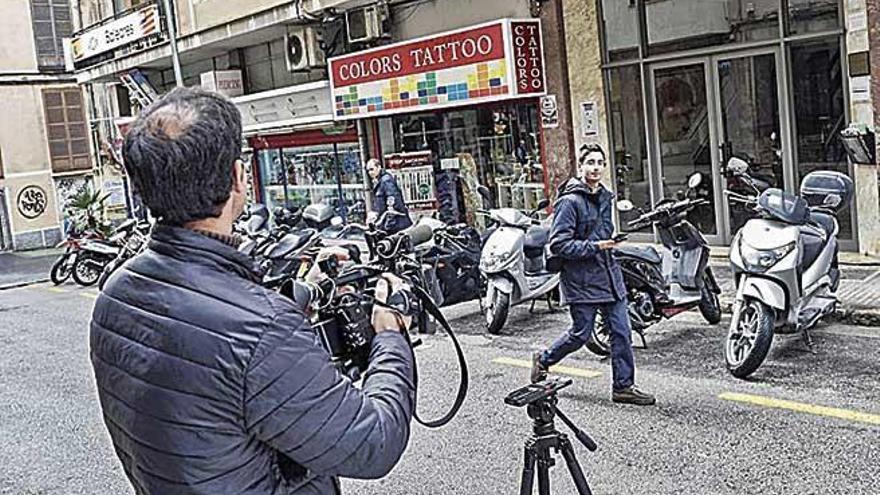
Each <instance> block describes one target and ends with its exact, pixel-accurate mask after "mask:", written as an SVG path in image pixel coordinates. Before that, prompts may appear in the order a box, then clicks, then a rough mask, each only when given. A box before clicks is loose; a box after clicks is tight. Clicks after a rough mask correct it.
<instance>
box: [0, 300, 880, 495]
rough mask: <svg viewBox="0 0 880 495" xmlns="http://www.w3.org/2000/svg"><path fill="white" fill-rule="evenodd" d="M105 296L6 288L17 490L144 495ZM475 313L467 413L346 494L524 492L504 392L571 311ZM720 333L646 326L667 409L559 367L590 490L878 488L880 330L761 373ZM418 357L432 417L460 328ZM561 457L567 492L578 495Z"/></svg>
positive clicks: (781, 346)
mask: <svg viewBox="0 0 880 495" xmlns="http://www.w3.org/2000/svg"><path fill="white" fill-rule="evenodd" d="M94 294H95V292H94V290H93V289H92V290H89V289H79V288H75V287H73V286H70V285H66V286H63V287H62V288H60V289H50V288H49V286H46V285H41V286H34V287H30V288H24V289H13V290H7V291H2V292H0V376H2V383H3V386H2V388H0V446H2V448H0V466H2V469H0V493H2V494H7V493H9V494H65V495H67V494H89V495H103V494H113V495H119V494H129V493H132V491H131V489H130V488H129V486H128V484H127V481H126V480H125V478H124V475H123V473H122V470H121V467H120V465H119V464H118V462H117V460H116V458H115V456H114V454H113V452H112V447H111V445H110V442H109V437H108V436H107V434H106V431H105V429H104V426H103V423H102V421H101V418H100V409H99V406H98V403H97V398H96V393H95V388H94V383H93V377H92V372H91V367H90V365H89V361H88V339H87V322H88V316H89V310H90V308H91V304H92V302H93V298H94ZM473 309H474V308H473V306H470V307H468V306H465V307H463V308H462V307H459V308H453V310H451V311H450V314H452V315H453V316H454V317H455V319H454V320H453V324H454V326H455V327H456V328H458V329H459V330H460V333H461V338H462V341H463V343H464V346H465V352H466V354H467V360H468V366H469V369H470V383H471V388H470V393H469V395H468V398H467V401H466V403H465V405H464V407H463V408H462V410H461V412H460V414H459V416H458V417H457V418H455V420H454V421H453V422H452V423H451V424H449V425H447V426H446V427H444V428H442V429H440V430H427V429H425V428H423V427H421V426H416V427H414V428H413V433H412V439H411V443H410V447H409V449H408V451H407V453H406V454H405V455H404V458H403V459H402V461H401V463H400V464H399V465H398V466H397V467H396V468H395V470H394V471H393V472H392V473H391V475H389V476H388V477H387V478H386V479H384V480H379V481H353V480H345V481H344V482H343V487H344V490H345V492H346V493H358V494H365V495H367V494H385V495H394V494H400V495H403V494H406V495H416V494H453V493H454V494H463V495H465V494H474V495H476V494H496V493H511V494H512V493H518V485H519V477H520V470H521V465H522V445H523V442H524V441H525V439H526V438H527V437H528V435H529V434H530V433H531V422H530V420H529V418H528V416H527V415H526V412H525V410H523V409H518V408H513V407H509V406H506V405H504V404H503V397H504V396H505V395H506V394H507V392H509V391H511V390H513V389H515V388H518V387H520V386H522V385H524V384H525V383H526V382H527V379H528V369H526V368H525V367H520V366H518V364H526V363H527V360H528V359H529V356H530V354H531V352H532V351H533V350H535V349H538V348H540V347H541V346H543V345H546V344H547V343H549V342H550V340H552V338H554V337H555V336H556V335H557V334H558V333H559V332H561V331H562V330H563V329H564V327H565V325H566V324H567V323H568V316H567V314H566V313H565V312H556V313H546V312H545V311H546V310H545V309H544V308H543V307H541V308H539V311H538V314H530V313H529V312H528V311H527V308H517V309H516V310H515V312H514V314H513V316H512V318H511V322H510V324H509V325H508V328H507V329H505V332H504V334H503V335H501V336H497V337H491V336H486V335H484V334H483V332H482V330H481V328H480V321H479V317H478V316H477V315H475V314H472V313H470V312H471V311H472V310H473ZM723 334H724V327H723V326H721V325H720V326H718V327H708V326H706V325H705V324H704V323H703V322H701V320H700V319H699V316H698V315H696V314H685V315H680V316H679V317H678V318H677V319H675V320H672V321H668V322H665V323H663V324H661V325H658V326H655V327H653V328H652V329H650V330H649V336H648V345H649V347H648V349H638V350H637V353H636V361H637V368H638V369H637V381H638V383H639V384H640V385H641V386H642V387H643V388H644V389H646V390H649V391H651V392H654V393H656V394H657V396H658V405H657V406H655V407H649V408H639V407H634V406H623V405H616V404H613V403H611V402H610V400H609V395H610V390H609V389H610V366H609V364H608V363H607V362H605V361H601V360H599V359H598V358H596V357H594V356H592V355H590V354H588V353H587V352H586V351H581V352H578V353H576V354H575V355H572V356H570V358H569V359H567V360H566V361H565V362H563V363H562V364H564V365H566V366H568V367H569V368H568V369H564V370H563V371H564V372H566V373H568V374H573V375H575V376H572V378H573V380H574V383H573V384H572V385H571V386H570V387H568V388H567V389H565V390H563V391H562V392H560V394H559V406H560V408H561V409H562V410H563V411H565V412H566V413H567V414H568V416H569V417H571V419H573V420H574V421H575V423H577V424H578V425H580V426H581V427H582V428H583V429H584V430H586V431H587V432H588V433H590V435H592V436H593V438H594V439H595V440H596V441H597V443H598V444H599V450H598V451H596V452H595V453H590V452H588V451H587V450H586V449H584V448H583V447H582V446H581V445H580V444H578V443H577V441H576V440H574V438H573V436H572V435H570V437H571V438H572V441H573V442H574V444H575V451H576V453H577V456H578V458H579V460H580V463H581V465H582V466H583V469H584V472H585V474H586V476H587V479H588V480H589V482H590V484H591V486H592V488H593V492H594V493H596V494H603V493H605V494H631V493H640V494H641V493H644V494H674V493H675V494H677V493H707V494H727V493H731V494H733V493H737V494H743V493H747V494H752V493H774V494H789V493H790V494H812V493H815V494H820V493H821V494H832V493H841V494H843V493H846V494H876V493H880V470H878V468H880V460H878V459H880V330H878V329H865V328H859V327H848V326H839V325H835V326H824V327H822V328H820V329H818V330H817V332H816V334H815V339H816V343H817V346H816V349H817V354H815V355H813V354H810V353H808V352H806V350H805V347H804V345H803V343H802V342H801V341H800V340H799V339H797V338H791V337H780V338H778V339H777V340H776V341H775V342H774V348H773V350H771V355H770V356H769V357H768V360H767V362H766V363H765V365H764V366H763V367H762V368H761V369H760V370H759V371H758V373H756V375H755V377H754V380H752V381H748V382H746V381H740V380H736V379H734V378H732V377H731V376H729V375H728V373H727V372H726V371H725V370H724V367H723V359H722V356H721V352H720V349H721V341H722V338H723ZM418 356H419V364H420V370H421V371H420V374H421V377H422V381H421V385H420V396H419V410H420V411H421V412H422V413H423V414H424V416H426V417H428V418H432V417H435V416H437V415H438V414H439V413H441V412H442V411H443V410H444V408H445V407H447V406H448V405H449V404H450V403H451V400H452V397H453V396H454V393H455V390H456V386H457V379H458V373H457V369H456V364H455V360H454V355H453V353H452V350H451V346H450V345H449V341H448V339H446V338H443V337H430V338H427V339H425V343H424V345H423V346H421V347H420V348H419V350H418ZM593 375H595V376H593ZM733 394H740V395H733ZM742 401H748V402H742ZM780 401H788V402H780ZM557 423H558V425H557V426H558V427H559V428H560V430H561V431H563V432H565V431H566V428H565V427H564V426H563V425H562V424H561V423H560V422H557ZM557 459H558V461H559V464H558V465H557V466H556V467H554V468H552V469H551V479H552V485H553V493H555V494H572V493H575V491H574V487H573V485H572V483H571V482H570V480H569V477H568V475H567V473H566V468H565V464H564V463H563V462H562V458H561V457H557Z"/></svg>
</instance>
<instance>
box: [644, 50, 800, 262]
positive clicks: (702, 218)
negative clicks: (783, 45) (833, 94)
mask: <svg viewBox="0 0 880 495" xmlns="http://www.w3.org/2000/svg"><path fill="white" fill-rule="evenodd" d="M779 61H780V58H779V56H778V50H777V49H775V48H772V49H769V50H765V51H758V52H744V53H737V54H725V55H717V56H709V57H701V58H697V59H688V60H686V61H676V62H669V63H662V64H658V65H655V66H653V67H652V68H651V71H650V76H651V82H650V85H649V87H650V89H651V97H650V101H651V104H652V115H654V119H653V120H654V122H653V124H654V125H653V127H654V129H653V130H654V151H653V152H654V164H655V166H656V167H657V168H659V173H657V174H655V176H656V177H658V178H659V180H657V181H655V184H654V198H656V200H659V199H661V198H674V197H675V196H676V194H677V193H678V192H679V191H684V190H685V189H686V188H687V181H688V178H689V177H690V176H691V175H692V174H694V173H695V172H698V173H700V174H702V176H703V182H702V185H701V186H700V188H699V190H698V194H700V195H701V196H703V197H705V198H706V199H708V200H709V201H710V202H711V204H710V205H707V206H704V207H701V208H698V209H696V210H694V211H693V212H692V213H691V214H690V217H689V220H690V221H691V222H692V223H693V224H694V225H695V226H696V227H697V228H699V229H700V231H701V232H702V233H703V234H704V235H705V236H706V237H707V239H708V240H709V242H711V243H713V244H718V245H721V244H728V243H729V242H730V240H731V238H732V236H733V234H735V233H736V231H737V229H739V228H740V227H741V226H742V224H743V223H744V222H745V220H746V219H747V218H748V212H747V211H746V210H745V209H743V208H742V207H740V206H738V205H731V204H730V203H729V202H728V200H727V197H726V196H725V194H724V191H725V190H726V189H728V188H730V189H731V190H736V191H738V192H745V189H743V187H745V185H744V184H742V183H741V181H739V180H738V179H736V178H733V177H728V174H726V164H727V161H728V160H729V159H730V158H731V157H733V156H737V157H740V158H743V159H745V160H746V161H748V162H749V163H750V164H751V172H752V174H753V175H755V176H756V177H758V178H759V179H760V180H761V181H762V182H764V183H767V184H769V185H771V186H774V187H783V186H784V185H785V180H784V175H785V174H784V171H785V169H786V167H785V166H784V159H783V158H784V157H785V156H786V154H785V153H784V151H783V150H784V149H785V148H786V146H788V143H787V137H786V136H787V135H788V134H787V132H786V129H782V128H781V126H780V115H781V111H780V98H779V95H780V92H781V91H780V90H781V88H780V86H779V80H778V78H777V76H776V75H777V74H778V73H779V68H778V66H779ZM655 170H656V169H655ZM656 200H655V203H656Z"/></svg>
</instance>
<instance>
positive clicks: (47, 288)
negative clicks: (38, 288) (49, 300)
mask: <svg viewBox="0 0 880 495" xmlns="http://www.w3.org/2000/svg"><path fill="white" fill-rule="evenodd" d="M46 290H48V291H50V292H58V293H61V294H64V293H66V292H67V289H62V288H60V287H46Z"/></svg>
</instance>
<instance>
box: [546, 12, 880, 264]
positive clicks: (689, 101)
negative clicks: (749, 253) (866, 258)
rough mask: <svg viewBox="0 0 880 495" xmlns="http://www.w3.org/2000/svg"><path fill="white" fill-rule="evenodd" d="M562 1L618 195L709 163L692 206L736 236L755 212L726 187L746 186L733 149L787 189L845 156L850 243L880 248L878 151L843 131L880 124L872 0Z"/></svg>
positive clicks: (584, 92) (587, 128) (718, 235)
mask: <svg viewBox="0 0 880 495" xmlns="http://www.w3.org/2000/svg"><path fill="white" fill-rule="evenodd" d="M563 3H564V8H565V18H566V30H567V32H568V36H567V39H568V50H567V52H566V53H567V56H568V63H569V67H570V69H569V71H570V88H571V93H572V96H571V103H572V113H573V115H574V120H575V126H574V127H575V128H574V134H575V136H574V137H575V141H576V142H577V143H581V142H587V141H594V142H599V143H601V144H603V145H604V146H605V147H606V149H608V150H609V161H610V163H611V164H612V167H611V168H610V174H611V177H609V180H611V181H613V184H614V186H615V189H616V192H617V193H618V195H619V196H620V197H622V198H626V199H630V200H632V201H633V203H635V204H636V206H640V207H645V206H649V205H651V204H655V203H656V202H657V201H659V200H661V199H662V198H666V197H672V196H674V195H675V194H676V193H677V192H678V191H679V190H682V189H685V187H686V183H687V179H688V177H689V176H690V175H691V174H693V173H695V172H699V173H700V174H702V176H703V184H704V185H703V187H704V188H705V190H704V191H703V193H705V194H706V195H707V197H708V198H709V199H710V200H711V202H712V204H711V206H710V207H708V208H706V209H705V210H703V211H696V212H694V214H693V217H692V218H691V220H692V222H694V223H695V224H696V225H697V226H698V227H699V228H700V230H701V231H703V232H704V233H705V234H707V237H708V238H709V239H710V240H711V242H712V243H713V244H716V245H727V244H729V243H730V241H731V238H732V236H733V235H734V234H735V232H736V231H737V229H738V228H739V227H740V226H741V225H742V224H743V222H744V221H745V220H746V218H748V212H747V211H744V210H743V207H742V206H740V205H738V204H735V203H731V202H729V201H728V199H727V196H725V194H724V191H725V190H738V188H741V187H742V184H739V183H738V182H737V179H736V178H735V177H732V176H731V174H728V173H726V169H725V167H726V164H727V162H728V160H730V158H731V157H739V158H743V159H745V160H746V161H747V162H749V164H750V171H751V173H752V174H753V175H754V176H756V177H757V178H759V179H760V180H761V181H762V182H763V183H765V184H767V185H770V186H775V187H782V188H785V189H786V190H789V191H797V189H798V187H799V184H800V180H801V178H802V177H803V176H804V175H806V174H807V173H809V172H811V171H813V170H818V169H825V170H837V171H840V172H843V173H846V174H847V175H849V176H850V177H852V178H853V179H854V181H855V183H856V189H857V194H856V197H855V200H854V202H853V206H852V208H851V209H850V210H849V211H848V212H846V213H845V214H844V215H842V216H841V218H840V223H841V239H842V240H843V242H842V245H843V246H844V248H845V249H849V250H859V251H861V252H864V253H873V254H876V253H877V252H878V250H880V224H878V223H877V221H876V220H877V218H878V213H880V212H878V198H877V173H876V165H873V164H865V165H861V164H854V163H851V162H850V161H849V160H848V159H847V154H846V153H845V150H844V146H843V144H842V143H841V140H840V132H841V131H842V130H844V129H845V128H846V127H848V126H849V125H850V124H853V123H856V124H867V125H869V126H870V127H872V128H873V124H874V113H873V108H872V96H871V87H870V86H871V85H870V69H869V64H868V63H867V62H866V61H867V60H868V51H869V43H868V26H869V25H871V24H870V23H869V22H868V15H867V14H868V12H867V6H866V3H865V1H864V0H848V1H845V2H844V1H841V0H825V1H816V0H811V1H806V0H804V1H801V0H787V1H779V0H760V1H748V2H746V1H741V0H718V1H714V0H713V1H700V2H696V1H693V2H687V1H685V2H682V1H674V0H626V1H618V0H598V1H591V2H578V1H574V0H564V1H563ZM876 25H877V24H876V22H875V23H874V24H873V26H875V27H876ZM590 31H598V33H599V35H598V36H595V37H582V36H579V35H578V34H574V33H583V32H590ZM875 31H876V29H875ZM875 43H876V41H875ZM623 220H626V218H624V219H623ZM634 237H635V238H641V239H644V240H651V239H653V235H652V234H651V233H650V232H644V233H643V235H640V236H639V235H637V236H634Z"/></svg>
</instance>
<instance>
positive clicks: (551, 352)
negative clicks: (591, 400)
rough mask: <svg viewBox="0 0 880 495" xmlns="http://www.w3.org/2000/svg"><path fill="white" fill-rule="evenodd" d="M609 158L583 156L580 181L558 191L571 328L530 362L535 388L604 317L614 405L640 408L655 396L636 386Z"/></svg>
mask: <svg viewBox="0 0 880 495" xmlns="http://www.w3.org/2000/svg"><path fill="white" fill-rule="evenodd" d="M604 170H605V152H604V151H603V150H602V148H601V147H600V146H598V145H584V146H583V147H581V150H580V159H579V160H578V167H577V176H576V177H574V178H572V179H569V180H568V181H567V182H565V183H564V184H562V186H561V187H560V188H559V198H558V199H557V201H556V205H555V206H554V209H555V216H554V218H553V227H552V229H551V231H550V252H551V253H552V254H553V255H554V256H558V257H560V258H562V260H563V266H562V271H561V274H560V283H561V289H562V297H563V299H564V300H565V302H566V303H568V305H569V311H570V312H571V319H572V326H571V328H569V329H568V330H566V332H565V333H563V334H562V335H561V336H560V337H559V338H558V339H556V341H555V342H553V344H552V345H551V346H550V348H549V349H547V350H545V351H543V352H540V353H536V354H535V355H534V356H533V358H532V377H531V378H532V382H537V381H541V380H543V379H544V378H545V377H546V376H547V369H548V368H549V367H550V366H552V365H554V364H556V363H558V362H559V361H561V360H562V359H563V358H565V356H567V355H569V354H571V353H572V352H574V351H576V350H578V349H580V348H581V347H583V345H584V344H585V343H586V342H587V339H588V338H589V336H590V333H591V332H592V329H593V325H594V324H595V320H596V313H597V311H602V314H603V316H604V317H605V322H606V324H607V325H609V327H610V331H611V370H612V375H613V383H612V393H611V400H612V401H614V402H621V403H627V404H637V405H642V406H649V405H653V404H654V402H655V399H654V396H653V395H651V394H648V393H645V392H642V391H641V390H639V389H638V388H636V386H635V384H634V378H635V365H634V363H633V352H632V336H631V332H632V331H631V328H630V323H629V315H628V313H627V298H626V287H625V286H624V284H623V273H621V271H620V266H618V264H617V262H616V261H615V259H614V257H613V256H612V254H611V249H612V248H614V246H615V245H616V244H617V243H616V242H615V241H614V240H612V235H613V234H614V224H613V222H612V220H611V209H612V208H613V200H614V194H612V193H611V192H610V191H608V190H607V189H606V188H605V186H603V185H602V184H601V182H600V181H601V180H602V174H603V172H604Z"/></svg>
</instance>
